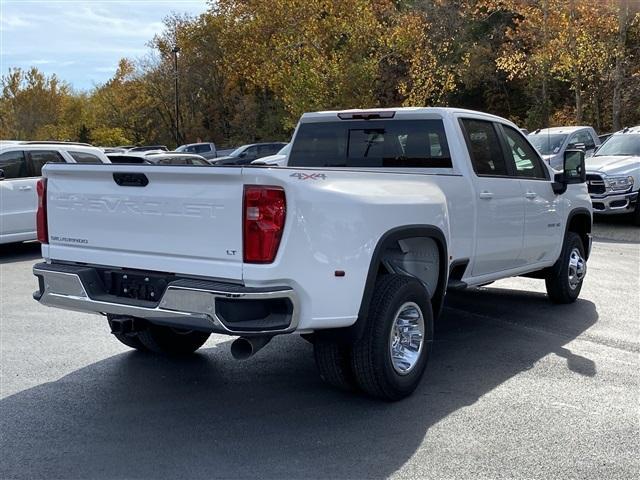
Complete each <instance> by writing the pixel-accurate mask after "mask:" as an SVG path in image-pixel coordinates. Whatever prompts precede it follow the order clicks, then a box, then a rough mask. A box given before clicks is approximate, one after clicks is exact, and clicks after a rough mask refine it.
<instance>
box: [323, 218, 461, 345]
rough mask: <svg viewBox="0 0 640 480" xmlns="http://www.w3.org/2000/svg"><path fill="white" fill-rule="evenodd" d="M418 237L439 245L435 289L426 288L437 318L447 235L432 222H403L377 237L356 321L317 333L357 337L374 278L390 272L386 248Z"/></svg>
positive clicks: (349, 338)
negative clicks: (431, 223)
mask: <svg viewBox="0 0 640 480" xmlns="http://www.w3.org/2000/svg"><path fill="white" fill-rule="evenodd" d="M420 238H426V239H429V243H430V244H435V246H436V248H437V249H438V276H437V282H436V285H435V288H434V291H433V292H429V296H430V297H431V305H432V311H433V317H434V318H437V316H438V314H439V313H440V310H441V309H442V305H443V303H444V296H445V292H446V285H447V278H448V271H449V268H448V266H449V262H448V258H449V257H448V250H447V241H446V237H445V236H444V233H443V232H442V230H441V229H440V228H438V227H436V226H434V225H406V226H402V227H396V228H393V229H391V230H389V231H387V232H386V233H384V234H383V235H382V236H381V237H380V239H379V240H378V243H377V245H376V247H375V249H374V252H373V255H372V257H371V262H370V264H369V271H368V273H367V278H366V281H365V287H364V293H363V295H362V300H361V303H360V309H359V311H358V319H357V320H356V322H355V324H353V325H352V326H351V327H347V328H340V329H332V330H320V331H318V332H317V333H318V334H320V335H323V336H324V335H327V336H330V337H334V338H338V339H340V340H343V341H346V342H349V343H352V342H354V341H357V340H358V339H359V338H360V337H361V336H362V333H363V332H364V328H365V324H366V321H367V317H368V315H369V306H370V304H371V298H372V296H373V293H374V290H375V286H376V281H377V280H378V278H379V276H380V275H384V274H386V273H391V272H390V271H389V270H388V264H386V263H387V262H385V253H386V252H388V250H394V249H396V248H398V242H399V241H402V240H409V239H420ZM396 273H398V272H396ZM409 276H413V275H409ZM416 278H417V277H416ZM419 280H420V279H419ZM423 284H424V282H423ZM425 289H426V290H427V291H428V290H429V288H425Z"/></svg>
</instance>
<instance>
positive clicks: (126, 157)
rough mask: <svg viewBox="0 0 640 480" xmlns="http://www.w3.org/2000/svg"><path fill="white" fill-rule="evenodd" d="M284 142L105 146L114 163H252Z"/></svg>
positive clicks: (273, 151)
mask: <svg viewBox="0 0 640 480" xmlns="http://www.w3.org/2000/svg"><path fill="white" fill-rule="evenodd" d="M286 145H287V144H286V143H284V142H265V143H251V144H248V145H242V146H241V147H238V148H235V149H227V150H217V149H216V146H215V144H214V143H211V142H201V143H189V144H186V145H181V146H179V147H178V148H176V149H175V150H174V151H171V152H170V151H169V149H168V148H167V147H166V146H165V145H144V146H121V147H113V148H104V149H103V151H104V153H105V154H106V155H107V157H108V158H109V160H110V161H111V162H112V163H149V164H155V165H249V164H250V163H252V162H254V161H256V160H260V159H262V158H265V157H271V156H273V155H274V154H277V153H279V151H280V150H282V149H283V148H284V147H285V146H286Z"/></svg>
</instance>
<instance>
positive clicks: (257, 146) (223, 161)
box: [212, 142, 286, 165]
mask: <svg viewBox="0 0 640 480" xmlns="http://www.w3.org/2000/svg"><path fill="white" fill-rule="evenodd" d="M285 145H286V142H270V143H251V144H249V145H243V146H241V147H238V148H236V149H235V150H234V151H233V152H231V153H230V154H229V156H227V157H218V158H216V159H215V160H214V161H212V163H213V164H214V165H249V164H250V163H251V162H253V161H254V160H256V159H257V158H262V157H268V156H270V155H274V154H276V153H278V151H279V150H280V149H281V148H282V147H284V146H285Z"/></svg>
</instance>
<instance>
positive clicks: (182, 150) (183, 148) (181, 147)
mask: <svg viewBox="0 0 640 480" xmlns="http://www.w3.org/2000/svg"><path fill="white" fill-rule="evenodd" d="M187 148H189V145H180V146H179V147H178V148H176V149H175V151H176V152H184V151H186V150H187Z"/></svg>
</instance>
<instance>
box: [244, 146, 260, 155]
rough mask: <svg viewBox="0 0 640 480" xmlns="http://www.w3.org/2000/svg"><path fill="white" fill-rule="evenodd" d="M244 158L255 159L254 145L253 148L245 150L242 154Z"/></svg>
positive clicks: (255, 148) (255, 149) (256, 151)
mask: <svg viewBox="0 0 640 480" xmlns="http://www.w3.org/2000/svg"><path fill="white" fill-rule="evenodd" d="M242 153H243V154H244V156H245V157H248V158H255V157H256V156H257V155H258V147H256V146H255V145H254V146H253V147H249V148H247V149H246V150H245V151H244V152H242Z"/></svg>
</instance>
